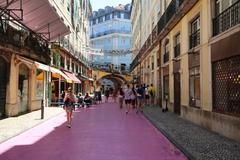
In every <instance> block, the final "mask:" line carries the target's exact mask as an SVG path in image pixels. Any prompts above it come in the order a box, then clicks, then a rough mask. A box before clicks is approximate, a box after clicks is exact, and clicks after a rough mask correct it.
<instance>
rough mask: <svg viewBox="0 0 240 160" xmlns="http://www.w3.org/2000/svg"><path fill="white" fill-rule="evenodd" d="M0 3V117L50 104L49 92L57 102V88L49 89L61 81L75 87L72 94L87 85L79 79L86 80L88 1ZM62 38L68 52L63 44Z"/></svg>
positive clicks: (88, 76) (87, 74) (87, 73)
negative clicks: (66, 42)
mask: <svg viewBox="0 0 240 160" xmlns="http://www.w3.org/2000/svg"><path fill="white" fill-rule="evenodd" d="M0 3H1V7H3V8H4V9H3V10H1V13H2V14H1V17H0V34H1V36H0V66H1V67H0V80H1V82H3V83H0V89H1V94H0V102H1V104H0V118H3V117H10V116H17V115H20V114H24V113H26V112H31V111H34V110H38V109H40V108H41V106H42V105H44V106H48V105H50V104H51V100H52V97H53V96H52V95H53V94H54V96H55V97H56V100H57V101H58V100H59V99H58V98H59V97H60V96H59V93H60V91H61V90H58V91H56V92H53V89H55V90H57V89H56V88H57V87H56V86H58V87H59V86H61V85H62V84H61V83H62V81H63V82H64V83H63V84H64V85H65V84H66V86H67V85H72V84H73V85H72V86H73V87H74V88H75V90H76V89H78V88H80V87H78V86H77V85H78V84H79V83H81V85H83V84H85V83H83V81H81V80H79V79H80V78H81V77H84V80H87V81H89V78H90V77H91V69H90V67H89V65H88V63H87V57H88V56H87V55H88V53H87V51H86V49H85V48H87V46H88V44H89V36H88V35H89V33H88V31H89V27H88V26H89V25H88V17H89V16H90V15H91V5H90V2H89V1H87V0H84V1H77V0H72V1H64V0H62V1H58V0H51V1H48V0H44V1H38V0H31V1H28V2H26V1H22V0H19V1H11V2H9V1H0ZM10 13H11V14H10ZM12 13H15V14H12ZM42 13H44V14H42ZM46 15H48V16H46ZM70 33H71V34H70ZM69 34H70V35H69ZM63 37H64V38H63ZM66 37H67V40H68V42H69V43H68V48H67V47H65V46H64V45H65V43H63V39H66ZM75 37H76V38H75ZM64 42H65V41H64ZM56 46H58V47H56ZM77 75H79V77H77ZM57 80H58V81H57ZM56 83H58V84H59V85H57V84H56ZM85 86H89V85H87V84H86V85H85ZM55 94H58V95H55ZM42 102H43V103H42Z"/></svg>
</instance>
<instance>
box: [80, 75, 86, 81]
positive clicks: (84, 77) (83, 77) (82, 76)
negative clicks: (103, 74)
mask: <svg viewBox="0 0 240 160" xmlns="http://www.w3.org/2000/svg"><path fill="white" fill-rule="evenodd" d="M80 78H82V79H84V80H88V77H86V76H84V75H81V76H80Z"/></svg>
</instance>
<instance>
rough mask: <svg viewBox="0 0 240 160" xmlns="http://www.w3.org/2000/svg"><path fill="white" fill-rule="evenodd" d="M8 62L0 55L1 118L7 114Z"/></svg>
mask: <svg viewBox="0 0 240 160" xmlns="http://www.w3.org/2000/svg"><path fill="white" fill-rule="evenodd" d="M7 66H8V65H7V62H6V61H5V60H4V59H3V58H2V57H0V119H1V118H3V117H4V116H5V104H6V85H7Z"/></svg>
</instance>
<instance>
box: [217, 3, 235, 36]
mask: <svg viewBox="0 0 240 160" xmlns="http://www.w3.org/2000/svg"><path fill="white" fill-rule="evenodd" d="M238 24H240V1H237V2H236V3H234V4H233V5H232V6H230V7H229V8H228V9H226V10H225V11H223V12H222V13H221V14H219V15H217V16H216V17H215V18H214V19H213V36H216V35H218V34H220V33H222V32H224V31H226V30H228V29H230V28H232V27H234V26H236V25H238Z"/></svg>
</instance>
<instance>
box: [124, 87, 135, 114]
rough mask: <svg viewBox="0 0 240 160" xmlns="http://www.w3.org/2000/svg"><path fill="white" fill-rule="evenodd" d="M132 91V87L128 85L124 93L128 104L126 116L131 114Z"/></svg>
mask: <svg viewBox="0 0 240 160" xmlns="http://www.w3.org/2000/svg"><path fill="white" fill-rule="evenodd" d="M132 94H133V93H132V89H131V88H130V85H129V84H128V85H127V88H126V89H125V92H124V99H125V104H126V114H128V113H129V111H130V109H131V96H132Z"/></svg>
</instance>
